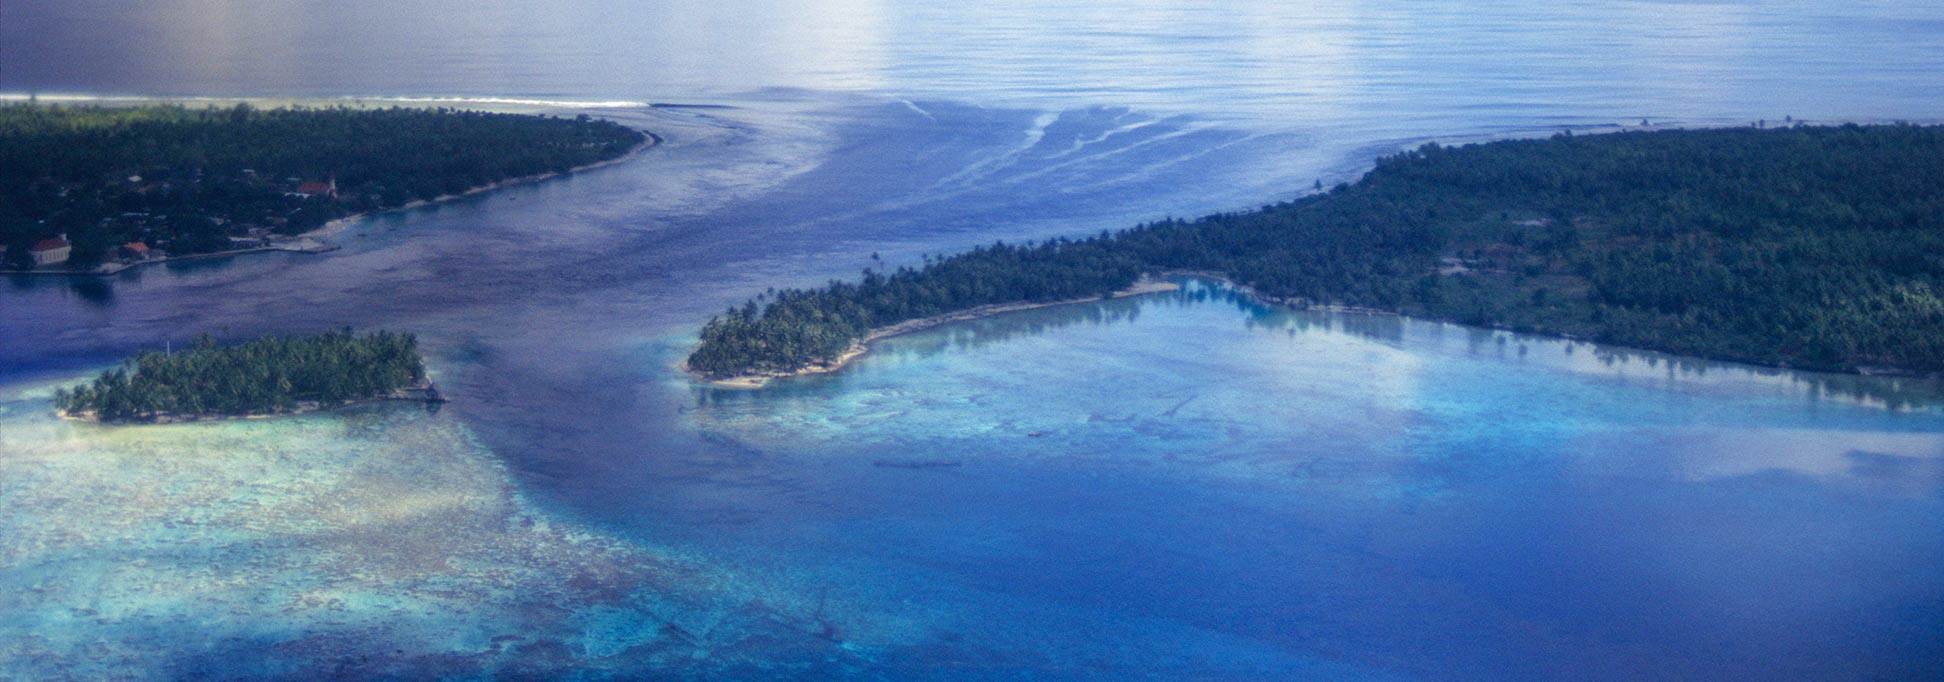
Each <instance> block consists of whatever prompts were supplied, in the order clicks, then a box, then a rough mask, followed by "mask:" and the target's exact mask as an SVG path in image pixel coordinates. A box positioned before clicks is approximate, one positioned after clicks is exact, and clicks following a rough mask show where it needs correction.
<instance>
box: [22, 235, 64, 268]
mask: <svg viewBox="0 0 1944 682" xmlns="http://www.w3.org/2000/svg"><path fill="white" fill-rule="evenodd" d="M73 250H74V247H73V245H71V244H68V240H67V235H61V236H59V237H50V238H47V239H42V240H40V241H39V242H37V243H35V244H34V246H33V248H30V249H27V255H29V256H33V257H34V265H59V264H61V263H66V262H67V259H68V252H70V251H73Z"/></svg>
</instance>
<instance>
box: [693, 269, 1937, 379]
mask: <svg viewBox="0 0 1944 682" xmlns="http://www.w3.org/2000/svg"><path fill="white" fill-rule="evenodd" d="M1180 278H1194V279H1201V280H1208V281H1212V282H1219V283H1221V284H1223V285H1225V286H1228V287H1230V288H1231V289H1234V290H1235V291H1236V292H1237V293H1240V294H1242V295H1244V296H1247V297H1249V299H1250V300H1253V301H1255V302H1257V303H1259V304H1262V305H1264V306H1270V307H1277V308H1287V309H1291V310H1310V311H1319V312H1328V313H1352V314H1358V315H1387V316H1392V317H1408V318H1411V319H1414V320H1422V321H1426V322H1436V323H1440V324H1456V325H1462V326H1466V327H1476V328H1479V329H1489V330H1493V331H1502V332H1510V333H1513V334H1524V335H1530V336H1538V337H1545V338H1551V339H1559V340H1563V341H1571V342H1577V343H1591V344H1595V345H1598V346H1610V347H1613V348H1618V349H1626V350H1631V351H1638V352H1649V353H1664V354H1667V355H1674V356H1682V357H1691V358H1696V359H1700V360H1704V361H1708V362H1727V363H1735V364H1740V365H1747V366H1749V367H1760V368H1766V369H1773V370H1782V371H1789V372H1817V373H1825V374H1836V375H1844V376H1860V377H1876V378H1892V379H1920V380H1936V379H1944V372H1922V371H1917V370H1910V369H1904V368H1900V367H1878V366H1859V367H1855V368H1851V369H1845V370H1832V369H1819V368H1814V367H1791V366H1789V365H1785V364H1770V363H1764V362H1757V361H1753V360H1747V359H1742V358H1732V357H1722V356H1713V355H1702V354H1696V353H1682V352H1677V351H1672V350H1666V349H1659V348H1649V347H1644V346H1626V345H1619V344H1609V343H1601V342H1598V341H1594V340H1591V339H1587V338H1585V337H1582V336H1579V335H1576V334H1567V333H1563V332H1554V331H1543V330H1535V331H1523V332H1522V331H1519V330H1516V329H1513V328H1511V327H1508V326H1503V325H1474V324H1466V323H1463V322H1459V321H1456V320H1451V319H1445V318H1440V317H1432V316H1424V315H1409V314H1406V313H1403V312H1399V311H1396V310H1385V309H1382V308H1368V307H1363V306H1348V305H1338V304H1324V303H1315V302H1311V301H1308V300H1306V299H1298V298H1285V297H1280V296H1270V295H1267V294H1264V293H1262V292H1260V291H1257V290H1256V289H1255V288H1254V287H1251V286H1249V285H1246V284H1242V283H1240V282H1237V281H1235V280H1233V279H1230V278H1229V277H1228V276H1227V275H1224V274H1221V273H1217V272H1209V271H1204V270H1162V271H1159V272H1153V273H1148V274H1145V275H1142V276H1141V279H1139V280H1137V281H1136V282H1135V283H1134V284H1133V285H1132V286H1129V287H1128V288H1126V289H1122V290H1120V291H1116V292H1114V294H1113V296H1112V297H1111V298H1120V297H1123V296H1140V295H1143V294H1153V293H1161V292H1166V291H1177V290H1180V289H1181V288H1182V286H1181V285H1180V284H1178V283H1176V282H1173V281H1169V280H1173V279H1180ZM1108 298H1110V297H1099V296H1094V297H1086V298H1072V299H1064V300H1059V301H1047V302H1042V303H998V304H989V305H983V306H979V307H976V308H967V309H965V310H960V311H956V312H951V313H945V314H942V315H934V316H932V317H926V318H920V319H916V320H906V321H904V322H900V323H897V324H893V325H888V326H884V327H877V328H874V329H872V330H870V331H869V332H867V333H866V334H865V335H864V337H863V338H861V339H858V340H856V341H853V342H851V346H850V348H849V349H846V350H845V351H844V352H843V353H842V354H840V355H838V356H837V357H836V358H835V359H833V360H831V361H830V362H828V363H822V364H815V365H810V366H808V367H804V368H802V369H798V370H796V371H792V372H766V373H759V374H742V375H737V376H731V377H723V378H710V377H707V376H703V375H701V374H699V373H697V372H695V371H693V370H690V369H689V368H688V364H687V362H686V361H684V362H683V363H682V364H681V365H680V369H681V370H682V372H683V373H685V374H688V375H689V378H690V379H692V380H694V381H697V382H701V383H706V384H709V385H712V386H715V387H717V388H730V389H758V388H763V387H764V386H767V385H768V384H769V383H770V382H771V381H773V380H776V379H787V378H790V377H800V376H813V375H818V374H830V373H833V372H837V371H839V370H842V369H843V368H844V367H846V366H848V365H849V364H850V363H851V361H853V360H856V359H857V358H858V357H861V356H863V355H864V354H865V353H868V352H870V344H871V343H872V342H874V341H877V340H880V339H885V338H890V337H893V336H899V335H903V334H909V333H912V332H917V331H923V330H926V329H931V328H933V327H938V326H941V325H946V324H951V323H954V322H965V321H968V320H976V319H980V318H984V317H991V316H993V315H998V314H1001V313H1009V312H1014V311H1020V310H1032V309H1035V308H1047V307H1052V306H1058V305H1071V304H1074V303H1091V302H1095V301H1102V300H1107V299H1108Z"/></svg>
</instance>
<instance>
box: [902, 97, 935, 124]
mask: <svg viewBox="0 0 1944 682" xmlns="http://www.w3.org/2000/svg"><path fill="white" fill-rule="evenodd" d="M898 101H899V102H901V103H903V104H904V105H905V108H906V109H910V110H912V111H916V112H918V115H919V116H923V117H925V118H927V119H930V120H931V122H933V123H937V122H938V117H937V116H933V115H932V113H931V112H929V111H925V110H924V109H923V108H920V107H919V106H918V103H917V102H913V101H911V100H908V99H901V100H898Z"/></svg>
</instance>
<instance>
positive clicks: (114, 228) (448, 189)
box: [0, 104, 646, 267]
mask: <svg viewBox="0 0 1944 682" xmlns="http://www.w3.org/2000/svg"><path fill="white" fill-rule="evenodd" d="M644 139H646V138H645V136H644V135H643V134H642V133H641V132H639V131H636V130H632V129H629V128H627V127H625V126H622V125H619V124H616V123H613V122H610V121H601V120H594V119H591V118H588V117H586V116H580V117H576V118H572V119H567V118H554V117H548V116H525V115H515V114H491V113H483V112H476V111H452V110H447V109H405V108H390V109H350V108H330V109H306V108H287V109H273V110H259V109H255V108H253V107H251V106H249V105H247V104H239V105H237V106H235V107H231V108H224V109H218V108H207V109H189V108H184V107H180V106H142V107H118V108H105V107H57V106H38V105H32V104H16V105H8V106H0V246H6V247H8V260H9V261H10V262H9V263H7V264H5V265H7V266H11V267H22V266H24V265H26V264H27V263H26V259H27V257H28V256H27V249H28V247H29V246H30V245H32V244H33V243H35V242H36V241H39V240H42V239H46V238H49V237H53V236H56V235H60V234H65V235H67V237H68V239H69V241H71V242H72V244H73V247H74V253H73V257H72V259H73V261H74V262H75V264H76V265H82V266H85V265H90V264H93V263H96V262H99V261H101V260H104V259H107V258H112V257H114V255H115V254H114V251H115V249H116V247H118V246H120V245H122V244H125V243H128V242H133V241H144V242H145V243H146V244H147V245H148V246H152V247H157V248H162V249H167V250H168V251H170V252H173V253H178V254H180V253H201V252H208V251H217V250H223V249H226V248H229V247H230V246H231V238H232V237H237V238H243V237H247V236H249V235H252V234H257V235H262V234H265V233H271V234H275V233H282V234H295V233H299V232H303V231H305V230H308V229H311V228H314V227H316V226H318V225H321V224H323V223H324V222H326V221H328V220H330V219H332V218H336V217H340V216H343V215H346V214H349V213H353V212H359V211H370V210H375V209H383V208H390V207H395V206H400V205H403V204H405V203H408V202H411V201H413V200H421V199H431V198H434V197H437V196H440V195H444V194H453V193H457V192H462V191H465V190H467V189H470V188H473V187H478V186H481V185H486V184H490V183H493V182H496V181H500V180H506V179H510V178H515V177H523V176H528V175H535V174H539V173H545V172H552V171H564V170H567V169H569V168H573V167H575V166H581V165H585V164H588V163H592V162H595V161H600V160H604V159H610V158H614V157H617V156H620V155H621V154H623V153H625V152H626V151H627V150H628V149H630V148H632V147H633V146H635V145H637V144H639V143H640V142H642V141H643V140H644ZM320 186H323V187H328V189H323V188H320Z"/></svg>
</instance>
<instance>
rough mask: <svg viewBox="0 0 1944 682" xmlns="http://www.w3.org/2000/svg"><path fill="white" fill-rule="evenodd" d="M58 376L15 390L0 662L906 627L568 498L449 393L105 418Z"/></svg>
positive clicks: (834, 639) (650, 659)
mask: <svg viewBox="0 0 1944 682" xmlns="http://www.w3.org/2000/svg"><path fill="white" fill-rule="evenodd" d="M45 393H46V391H45V390H44V389H40V390H27V391H21V392H17V393H16V395H14V396H10V397H9V396H5V393H4V392H0V537H6V538H8V541H7V542H5V543H0V678H8V679H11V678H16V677H17V678H20V679H34V678H46V677H49V676H54V677H60V676H68V675H72V676H77V677H81V678H89V679H108V678H183V677H197V678H218V679H221V678H230V677H264V676H269V677H278V676H307V675H316V674H329V675H331V676H334V677H338V678H365V677H384V676H396V675H407V676H411V677H421V676H439V675H451V676H459V677H473V676H501V675H517V674H521V673H534V674H542V675H544V674H546V673H547V672H548V671H552V670H557V669H560V668H565V667H570V666H571V667H574V668H576V669H579V670H581V671H583V672H585V673H593V674H594V675H595V676H600V674H601V673H602V671H606V672H609V673H618V672H625V671H628V670H637V671H638V670H640V669H643V668H646V667H650V666H652V667H654V668H656V669H660V670H664V671H669V672H682V671H688V672H691V673H696V674H709V675H729V676H749V675H756V676H766V675H770V674H806V673H811V672H814V671H813V670H808V669H804V668H803V666H807V665H816V666H827V668H825V669H822V672H827V673H840V672H842V671H844V670H846V669H847V668H849V667H851V666H856V665H862V664H864V661H865V659H866V657H868V656H869V655H870V653H871V652H872V651H873V650H874V649H875V648H877V647H878V646H880V645H882V644H884V643H882V642H880V643H877V644H873V643H872V642H869V641H860V640H859V639H858V638H857V635H856V634H854V633H877V634H879V635H885V634H895V633H897V632H899V631H900V630H899V629H898V628H897V627H895V623H890V622H886V621H884V620H883V619H879V618H877V617H876V616H860V615H858V614H851V613H847V612H846V610H845V606H844V605H843V604H838V603H830V602H829V601H827V600H825V599H822V598H821V596H820V595H813V597H816V599H815V600H814V602H813V601H812V600H807V599H806V600H801V601H800V600H797V599H796V598H795V597H794V596H793V595H792V594H791V593H789V592H787V591H786V592H776V593H771V592H769V591H768V589H767V588H765V587H763V586H761V585H759V584H758V583H757V582H754V581H750V580H747V579H745V578H743V577H738V576H736V575H732V574H730V573H729V572H726V571H723V570H720V569H717V568H712V567H711V566H710V565H709V564H708V563H707V562H706V561H704V560H701V559H698V558H694V557H684V556H675V555H671V554H669V553H666V552H660V551H656V550H652V549H647V548H643V547H641V546H639V545H637V544H632V543H629V542H626V541H623V540H620V539H617V538H613V537H610V536H606V535H603V534H601V533H598V532H592V531H589V530H585V529H581V528H577V527H575V526H574V525H572V524H568V523H563V522H561V521H558V520H554V519H549V518H548V517H547V516H546V515H544V514H543V513H540V512H537V511H536V510H535V509H534V508H533V507H531V506H530V505H529V504H528V503H527V502H526V501H524V500H523V499H521V496H520V495H519V493H518V492H517V491H516V490H515V488H514V486H513V485H512V481H511V479H510V477H509V475H508V473H507V471H506V470H505V468H504V467H503V466H502V465H501V464H500V463H499V462H498V460H496V459H495V458H493V457H492V456H491V455H490V453H488V452H487V451H485V450H484V449H482V448H481V447H479V446H478V445H477V444H476V443H475V442H474V441H473V439H472V437H471V436H470V434H469V433H468V431H467V430H466V428H465V427H464V426H462V425H461V424H460V423H459V422H458V421H457V420H456V419H455V418H453V417H452V416H451V415H450V412H448V413H447V414H444V415H440V414H428V413H427V412H426V411H424V410H422V409H419V408H417V407H408V406H403V405H396V404H394V405H373V406H366V407H358V408H352V409H349V410H345V411H341V412H335V413H329V414H311V415H303V416H295V417H286V418H280V419H274V420H261V421H233V422H210V423H194V424H175V425H167V426H132V427H104V426H99V425H94V424H81V423H74V422H67V421H61V420H58V419H55V418H54V417H52V416H51V415H48V414H47V413H46V409H45V408H46V406H47V405H46V400H45ZM860 619H867V620H872V621H873V622H871V623H870V624H869V625H868V626H865V625H862V624H860V623H859V622H858V621H859V620H860ZM786 651H787V652H793V653H792V654H791V655H784V656H779V655H778V654H779V653H780V652H786ZM775 660H789V661H797V662H798V663H795V664H790V665H794V666H795V667H792V668H777V667H773V664H770V663H765V661H775ZM806 661H812V662H816V663H814V664H811V663H804V662H806ZM239 666H241V667H239Z"/></svg>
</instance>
